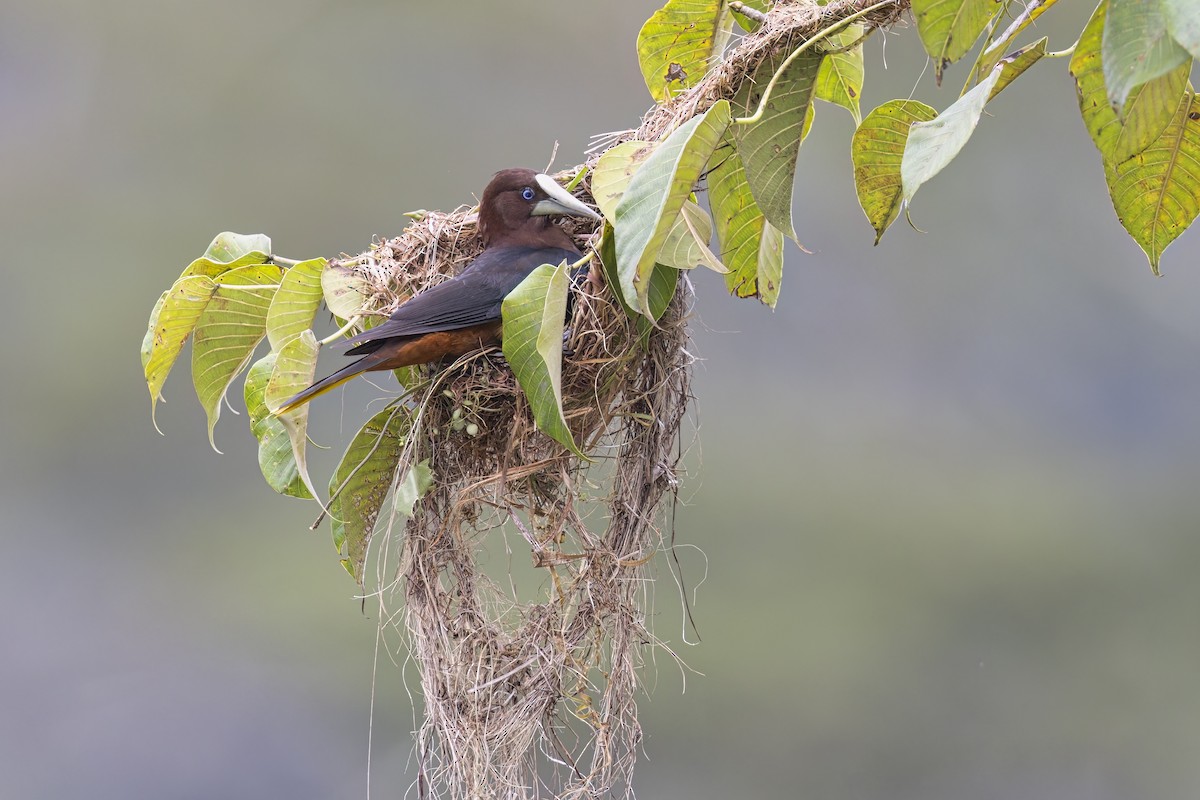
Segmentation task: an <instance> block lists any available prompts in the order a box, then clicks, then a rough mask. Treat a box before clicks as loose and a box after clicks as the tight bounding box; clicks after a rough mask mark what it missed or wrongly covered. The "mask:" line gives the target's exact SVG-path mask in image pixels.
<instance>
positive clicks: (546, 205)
mask: <svg viewBox="0 0 1200 800" xmlns="http://www.w3.org/2000/svg"><path fill="white" fill-rule="evenodd" d="M535 180H536V181H537V185H538V186H539V187H540V188H541V190H542V191H543V192H545V193H546V195H547V196H546V199H544V200H539V201H538V202H537V203H535V204H534V206H533V209H532V210H530V212H529V213H530V214H532V215H533V216H547V215H549V214H567V215H570V216H572V217H585V218H587V219H594V220H600V219H602V217H601V216H600V215H599V214H597V213H596V212H595V211H592V210H591V209H590V208H588V207H587V206H585V205H584V204H583V203H581V202H579V201H578V200H576V199H575V196H574V195H573V194H571V193H570V192H568V191H567V190H566V189H564V188H563V187H561V186H559V185H558V181H556V180H554V178H551V177H550V176H549V175H542V174H540V173H539V174H538V175H537V177H536V178H535Z"/></svg>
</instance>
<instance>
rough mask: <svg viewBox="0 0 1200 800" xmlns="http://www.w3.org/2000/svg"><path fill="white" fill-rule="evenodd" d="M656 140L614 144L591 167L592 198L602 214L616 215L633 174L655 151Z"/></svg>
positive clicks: (612, 217)
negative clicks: (594, 166)
mask: <svg viewBox="0 0 1200 800" xmlns="http://www.w3.org/2000/svg"><path fill="white" fill-rule="evenodd" d="M654 146H655V145H654V142H641V141H637V140H631V141H628V142H621V143H620V144H618V145H617V146H615V147H611V148H609V149H608V150H606V151H605V152H604V155H602V156H600V160H599V161H597V162H596V168H595V169H593V170H592V175H591V180H592V197H593V198H594V199H595V201H596V205H597V206H598V207H599V208H600V213H601V214H603V215H604V217H605V218H606V219H608V220H609V221H612V220H613V219H615V218H616V216H617V206H618V205H619V204H620V202H621V198H622V197H624V196H625V190H626V189H627V188H628V187H629V182H630V181H631V180H633V173H635V172H637V171H638V168H639V167H641V165H642V163H643V162H645V160H646V159H647V158H649V157H650V154H651V153H653V152H654Z"/></svg>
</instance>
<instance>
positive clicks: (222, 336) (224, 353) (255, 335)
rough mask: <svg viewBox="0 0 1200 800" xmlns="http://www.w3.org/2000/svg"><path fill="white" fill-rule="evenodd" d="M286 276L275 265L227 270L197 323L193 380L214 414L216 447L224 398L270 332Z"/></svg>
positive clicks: (208, 410) (210, 416)
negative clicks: (272, 312) (269, 316)
mask: <svg viewBox="0 0 1200 800" xmlns="http://www.w3.org/2000/svg"><path fill="white" fill-rule="evenodd" d="M281 277H282V271H281V270H280V269H279V267H276V266H274V265H271V264H255V265H252V266H249V267H238V268H237V269H233V270H230V271H229V272H225V273H222V274H221V277H220V280H219V281H218V282H217V284H216V291H214V292H213V293H212V299H211V300H209V302H208V304H207V305H206V306H205V308H204V310H203V312H202V313H201V314H200V319H199V320H198V321H197V322H196V338H195V340H194V341H193V342H192V383H193V385H194V386H195V387H196V396H197V397H198V398H200V404H201V405H202V406H203V407H204V412H205V413H206V414H207V415H208V441H209V443H210V444H212V446H213V449H214V450H216V442H215V441H214V439H213V432H214V430H215V428H216V426H217V420H218V419H220V416H221V401H222V400H223V399H224V398H225V393H226V392H227V391H228V390H229V385H230V384H231V383H233V379H234V378H236V377H237V376H238V374H239V373H240V372H241V371H242V370H243V369H245V368H246V367H247V366H248V365H249V363H250V356H251V354H252V353H253V352H254V348H255V347H257V346H258V343H259V342H261V341H262V339H263V337H264V336H265V335H266V325H267V309H268V308H269V307H270V305H271V298H272V297H273V296H274V294H275V291H276V289H277V288H278V286H279V280H280V278H281ZM218 452H220V451H218Z"/></svg>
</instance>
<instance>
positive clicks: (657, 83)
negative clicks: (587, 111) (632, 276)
mask: <svg viewBox="0 0 1200 800" xmlns="http://www.w3.org/2000/svg"><path fill="white" fill-rule="evenodd" d="M723 6H724V3H723V2H722V0H668V2H667V4H666V5H664V6H663V7H662V8H660V9H659V10H658V11H655V12H654V13H653V14H652V15H651V16H650V19H648V20H646V24H645V25H643V26H642V29H641V31H640V32H639V33H638V38H637V54H638V64H640V65H641V68H642V77H643V78H645V79H646V88H648V89H649V90H650V94H651V95H653V96H654V100H655V102H659V103H661V102H663V101H664V100H667V99H668V98H670V97H671V95H672V94H675V93H676V92H679V91H681V90H683V89H686V88H688V87H690V86H694V85H695V84H696V82H697V81H699V80H700V79H701V78H703V77H704V75H705V73H706V72H708V68H709V67H710V66H711V65H712V63H713V62H714V60H715V59H716V58H717V57H719V56H720V54H721V50H722V49H723V48H724V46H725V42H727V41H728V39H729V31H730V29H731V27H732V25H733V19H732V17H730V16H729V14H728V13H726V12H725V11H724V9H723Z"/></svg>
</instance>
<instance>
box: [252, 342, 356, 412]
mask: <svg viewBox="0 0 1200 800" xmlns="http://www.w3.org/2000/svg"><path fill="white" fill-rule="evenodd" d="M379 361H380V359H379V358H377V357H374V354H372V355H369V356H366V357H365V358H360V359H359V360H358V361H355V362H354V363H353V364H350V365H349V366H346V367H342V368H341V369H339V370H338V371H337V372H335V373H333V374H332V375H330V376H329V377H328V378H322V379H321V380H319V381H317V382H316V383H314V384H313V385H312V386H310V387H308V388H307V389H305V390H304V391H302V392H299V393H297V394H295V395H293V396H292V397H290V398H288V399H287V400H286V401H285V402H284V404H283V405H281V406H280V407H279V408H277V409H275V410H274V411H273V412H272V413H273V414H275V416H279V415H280V414H286V413H287V412H289V411H292V410H293V409H296V408H299V407H300V406H302V405H304V404H305V403H307V402H308V401H309V400H312V399H313V398H314V397H316V396H317V395H321V394H325V393H326V392H328V391H329V390H330V389H336V388H337V387H338V386H341V385H342V384H343V383H345V382H346V381H348V380H350V379H351V378H353V377H354V376H355V375H361V374H362V373H364V372H367V371H369V370H371V369H373V368H374V367H375V366H377V364H378V362H379Z"/></svg>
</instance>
